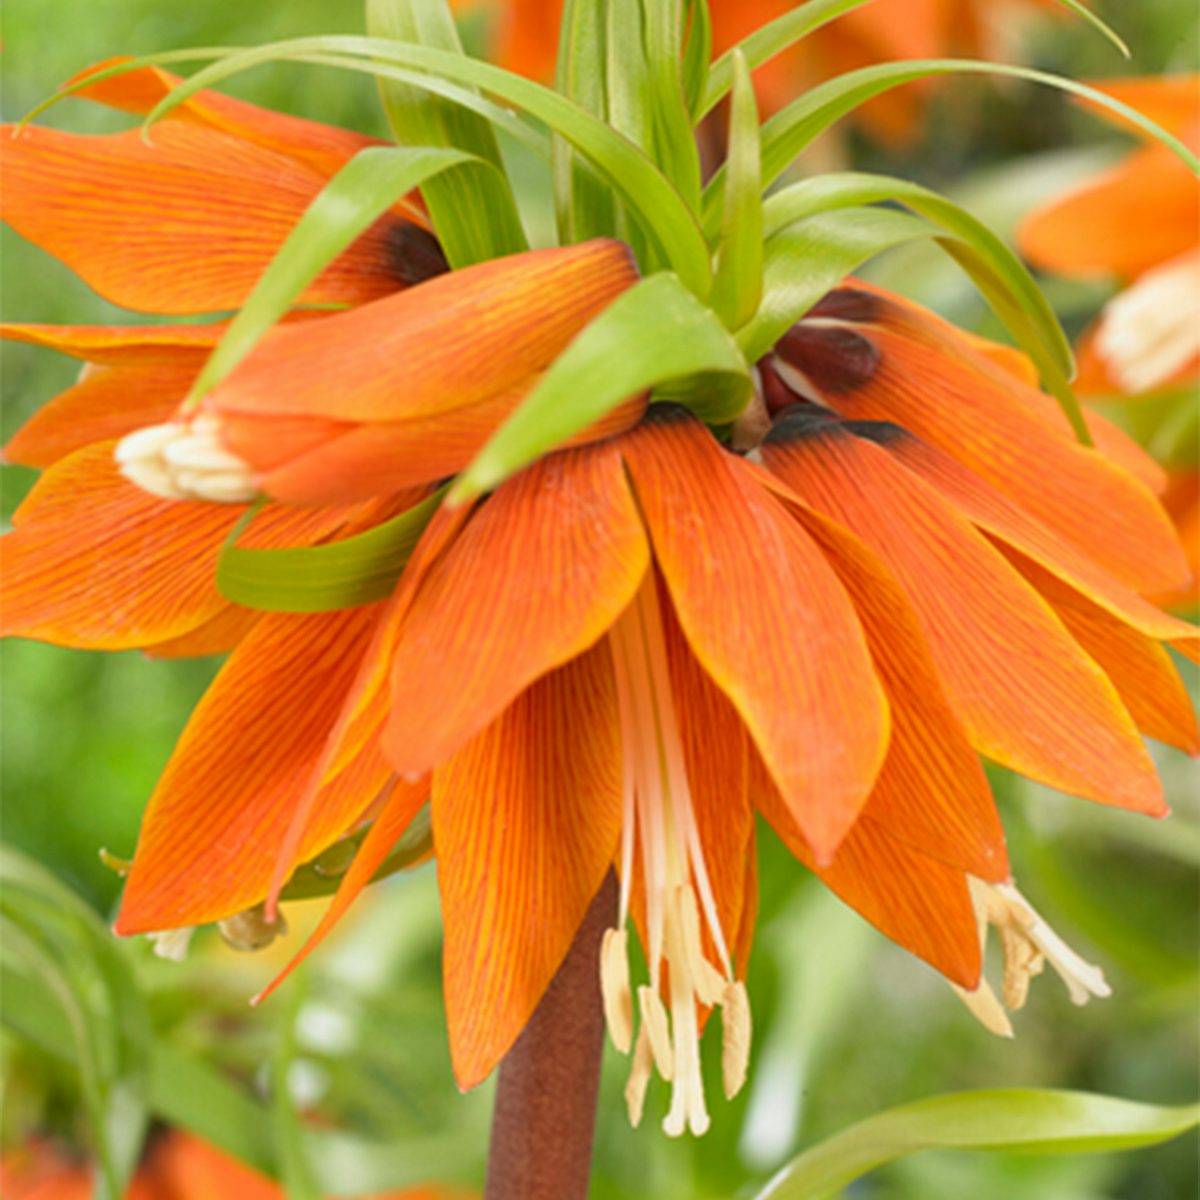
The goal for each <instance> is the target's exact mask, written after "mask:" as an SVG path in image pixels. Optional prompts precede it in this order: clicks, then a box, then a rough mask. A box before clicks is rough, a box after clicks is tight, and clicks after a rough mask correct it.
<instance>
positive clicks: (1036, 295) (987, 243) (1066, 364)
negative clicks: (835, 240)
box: [764, 173, 1091, 444]
mask: <svg viewBox="0 0 1200 1200" xmlns="http://www.w3.org/2000/svg"><path fill="white" fill-rule="evenodd" d="M883 201H900V202H901V203H903V204H904V205H906V206H907V207H908V208H911V209H912V210H914V211H915V212H918V213H920V214H921V215H922V216H924V217H927V218H929V219H930V220H931V221H935V222H936V223H937V224H938V225H940V226H941V227H942V228H943V229H944V230H946V231H947V232H948V233H950V234H952V235H953V238H952V239H949V240H946V241H943V242H941V243H940V244H941V245H942V248H943V249H944V250H946V252H947V253H948V254H950V255H951V257H952V258H954V259H955V261H956V262H958V263H959V265H960V266H961V267H962V268H963V269H964V270H965V271H966V272H967V273H968V274H969V275H970V276H971V278H972V279H973V280H974V281H975V283H976V286H977V287H978V288H979V290H980V292H981V293H982V294H983V295H984V296H985V298H987V299H988V301H989V303H991V304H992V306H993V308H994V309H995V310H996V313H997V315H998V316H999V317H1000V318H1001V320H1003V321H1004V322H1005V324H1006V325H1007V326H1008V328H1009V331H1010V332H1011V333H1012V335H1013V337H1014V338H1015V339H1016V340H1017V342H1018V344H1019V345H1020V346H1021V347H1022V349H1024V350H1025V351H1026V353H1027V354H1029V355H1030V357H1031V358H1032V359H1033V360H1034V362H1035V363H1036V364H1037V366H1038V369H1039V371H1040V372H1041V374H1042V377H1043V378H1044V379H1045V380H1046V382H1047V384H1048V386H1050V387H1051V388H1052V390H1054V391H1055V394H1056V395H1057V396H1058V397H1059V399H1060V403H1062V405H1063V409H1064V412H1065V414H1066V416H1067V418H1068V420H1069V421H1070V422H1071V424H1072V427H1073V428H1074V430H1075V432H1076V436H1078V437H1080V440H1082V441H1083V442H1084V443H1085V444H1090V440H1091V439H1090V435H1088V434H1087V427H1086V425H1085V424H1084V422H1083V416H1082V413H1081V412H1080V410H1079V405H1078V401H1077V400H1076V399H1075V397H1074V395H1073V394H1072V393H1071V391H1070V387H1069V385H1068V384H1067V379H1068V378H1069V377H1070V375H1071V374H1073V372H1074V358H1073V356H1072V353H1071V346H1070V343H1069V342H1068V340H1067V336H1066V334H1065V333H1064V332H1063V330H1062V327H1061V325H1059V322H1058V317H1057V316H1056V315H1055V313H1054V310H1053V309H1052V308H1051V307H1050V305H1049V303H1048V302H1047V300H1046V298H1045V296H1043V295H1042V292H1041V289H1040V288H1039V287H1038V286H1037V284H1036V283H1035V282H1034V280H1033V277H1032V276H1031V275H1030V274H1029V271H1028V270H1027V269H1026V267H1025V264H1024V263H1023V262H1022V261H1021V260H1020V258H1018V257H1017V255H1016V254H1015V253H1013V251H1012V250H1011V249H1010V248H1009V247H1008V246H1007V245H1006V244H1005V243H1004V241H1003V240H1002V239H1001V238H999V237H997V236H996V235H995V234H994V233H992V231H991V230H990V229H988V227H987V226H986V225H984V224H983V223H982V222H981V221H978V220H976V218H975V217H973V216H971V214H970V213H968V212H967V211H966V210H964V209H963V208H961V207H960V206H959V205H957V204H955V203H954V202H953V201H951V200H948V199H946V198H945V197H944V196H939V195H938V194H937V193H936V192H932V191H930V190H929V189H928V188H923V187H921V186H920V185H918V184H915V183H909V182H908V181H907V180H904V179H894V178H890V177H888V176H883V175H866V174H858V173H847V174H838V175H822V176H818V177H816V178H814V179H809V180H805V181H803V182H801V183H798V184H793V185H792V186H791V187H788V188H784V189H783V190H782V191H780V192H777V193H776V194H775V195H773V196H771V197H770V198H769V199H768V200H767V202H766V204H765V206H764V216H765V222H766V229H767V233H768V236H769V235H770V234H772V233H774V232H775V231H776V230H778V229H781V228H783V227H784V226H786V225H789V224H792V223H794V222H795V221H797V220H803V219H804V218H805V217H808V216H810V215H812V214H813V213H818V212H830V211H833V210H836V209H839V208H843V207H851V206H857V205H862V204H876V203H880V202H883Z"/></svg>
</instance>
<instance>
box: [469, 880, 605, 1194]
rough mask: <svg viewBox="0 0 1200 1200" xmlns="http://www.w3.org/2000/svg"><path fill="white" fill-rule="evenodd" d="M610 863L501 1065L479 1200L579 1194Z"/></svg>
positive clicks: (595, 1072) (596, 1056) (587, 1148)
mask: <svg viewBox="0 0 1200 1200" xmlns="http://www.w3.org/2000/svg"><path fill="white" fill-rule="evenodd" d="M616 912H617V880H616V876H615V875H614V874H613V873H612V872H611V871H610V872H609V873H608V875H607V877H606V878H605V880H604V883H603V884H601V886H600V890H599V892H597V893H596V898H595V899H594V900H593V901H592V906H591V908H589V909H588V911H587V915H586V916H585V917H584V918H583V923H582V924H581V925H580V927H579V932H578V933H577V934H576V935H575V941H574V942H573V943H572V945H571V949H570V950H568V951H567V957H566V958H565V959H563V964H562V966H561V967H559V969H558V974H557V975H555V976H554V979H553V980H552V981H551V983H550V986H549V988H547V990H546V994H545V995H544V996H543V997H542V999H541V1002H540V1003H539V1004H538V1006H537V1008H536V1009H535V1011H534V1014H533V1017H532V1018H531V1019H530V1022H529V1024H528V1025H526V1026H525V1029H524V1031H523V1032H522V1034H521V1036H520V1037H519V1038H518V1039H517V1041H516V1043H515V1044H514V1045H513V1048H512V1049H511V1050H510V1051H509V1052H508V1054H507V1055H506V1057H505V1059H504V1061H503V1063H501V1065H500V1080H499V1084H498V1086H497V1089H496V1108H495V1113H494V1115H493V1117H492V1144H491V1150H490V1153H489V1157H488V1174H487V1187H486V1190H485V1191H484V1197H485V1200H576V1198H578V1200H583V1198H584V1197H586V1196H587V1189H588V1176H589V1175H590V1173H591V1165H592V1134H593V1131H594V1127H595V1123H596V1090H597V1087H598V1085H599V1082H600V1056H601V1051H602V1050H603V1047H604V1013H603V1010H602V1008H601V1002H600V977H599V963H600V939H601V937H602V936H603V934H604V931H605V929H607V928H608V927H609V926H610V925H612V924H614V923H615V921H616Z"/></svg>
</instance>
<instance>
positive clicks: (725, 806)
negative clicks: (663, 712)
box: [643, 596, 755, 974]
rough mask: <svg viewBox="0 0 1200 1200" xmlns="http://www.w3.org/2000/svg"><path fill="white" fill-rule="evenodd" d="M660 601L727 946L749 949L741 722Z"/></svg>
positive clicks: (748, 839) (708, 945)
mask: <svg viewBox="0 0 1200 1200" xmlns="http://www.w3.org/2000/svg"><path fill="white" fill-rule="evenodd" d="M661 601H662V602H661V604H660V605H659V608H660V611H661V612H662V615H663V632H664V635H665V637H664V640H665V642H666V648H667V665H668V667H669V669H670V674H671V688H672V691H673V692H674V693H675V695H676V696H677V697H678V701H677V704H676V708H677V711H678V716H679V735H680V738H681V740H682V743H683V759H684V765H685V767H686V769H687V780H688V788H689V790H690V791H691V794H692V811H693V812H694V813H695V816H696V828H697V830H698V832H699V835H700V846H701V849H702V851H703V854H704V864H705V867H706V869H707V872H708V878H709V882H710V883H711V884H712V892H713V899H714V901H715V903H716V909H717V916H718V919H719V920H720V923H721V931H722V933H723V934H724V937H725V944H726V946H728V947H729V949H730V951H731V952H734V953H736V946H737V943H738V942H739V941H740V940H742V939H743V938H745V939H746V945H745V951H746V952H747V953H748V952H749V940H748V939H749V936H750V933H752V931H753V929H752V927H753V917H752V916H751V917H750V918H749V921H750V925H751V930H749V931H747V930H745V929H744V925H745V921H746V917H745V914H744V911H743V910H744V907H745V904H746V901H747V898H748V897H749V898H750V899H751V900H753V899H755V888H754V886H753V874H754V853H755V852H754V810H753V809H752V808H751V807H750V802H749V797H748V791H747V790H748V787H749V777H748V772H749V769H750V758H749V755H750V747H749V740H748V738H747V736H746V727H745V726H744V725H743V724H742V721H741V718H740V717H739V716H738V714H737V712H736V710H735V709H734V707H733V705H731V704H730V703H729V701H728V700H727V699H726V698H725V695H724V693H722V692H721V691H720V690H719V689H718V688H717V687H716V686H715V685H714V684H713V682H712V680H710V679H709V678H708V676H707V675H706V674H705V673H704V670H703V668H702V667H701V666H700V664H699V663H698V662H697V661H696V657H695V655H694V654H693V653H692V652H691V649H690V648H689V647H688V644H687V640H686V638H685V637H684V634H683V630H682V629H680V628H679V623H678V621H677V620H676V618H675V616H674V613H673V612H672V610H671V605H670V604H669V603H668V602H667V598H666V597H665V596H662V597H661ZM702 924H703V925H704V929H703V937H704V941H705V952H706V954H707V955H708V957H709V961H710V962H717V961H719V959H718V958H717V956H716V954H715V952H714V947H713V945H712V939H711V936H710V934H709V931H708V927H707V924H706V923H702ZM643 944H644V943H643ZM735 969H736V970H737V971H738V972H739V973H741V974H744V973H745V962H744V961H742V959H741V958H738V959H736V960H735Z"/></svg>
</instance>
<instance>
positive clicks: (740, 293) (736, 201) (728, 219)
mask: <svg viewBox="0 0 1200 1200" xmlns="http://www.w3.org/2000/svg"><path fill="white" fill-rule="evenodd" d="M733 70H734V81H733V104H732V106H731V108H730V113H729V157H728V159H727V160H726V161H727V162H728V164H729V171H728V173H727V175H726V180H725V207H724V212H723V214H722V221H721V241H720V245H719V247H718V249H717V272H716V279H715V280H714V282H713V293H712V297H711V299H710V303H711V304H712V307H713V308H714V309H715V310H716V313H717V315H718V316H719V317H720V318H721V320H723V321H724V322H725V324H726V325H727V326H728V327H729V328H730V329H739V328H740V327H741V326H743V325H745V324H746V322H747V321H749V320H750V318H751V317H753V316H754V313H755V311H756V310H757V308H758V304H759V301H760V300H761V299H762V288H763V205H762V170H761V164H760V162H759V145H758V105H757V104H756V103H755V100H754V85H753V84H752V83H751V82H750V69H749V67H748V66H747V65H746V60H745V59H744V58H743V57H742V55H741V54H740V53H739V52H736V51H735V53H734V59H733Z"/></svg>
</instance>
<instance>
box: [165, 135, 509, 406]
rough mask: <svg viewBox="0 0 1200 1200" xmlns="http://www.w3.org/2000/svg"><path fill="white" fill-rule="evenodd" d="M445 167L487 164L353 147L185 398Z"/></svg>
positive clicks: (201, 389) (214, 378)
mask: <svg viewBox="0 0 1200 1200" xmlns="http://www.w3.org/2000/svg"><path fill="white" fill-rule="evenodd" d="M451 169H455V170H456V173H479V174H484V173H490V172H491V170H492V169H491V167H489V166H488V165H487V164H486V163H483V162H481V161H480V160H479V159H477V158H473V157H471V156H470V155H468V154H464V153H463V152H462V151H460V150H447V149H436V148H426V147H419V148H416V149H408V148H401V149H392V148H390V147H383V146H377V147H371V148H369V149H367V150H362V151H360V152H359V153H358V154H356V155H355V156H354V157H353V158H352V159H351V160H350V161H349V162H348V163H347V164H346V165H345V166H344V167H342V169H341V170H340V171H339V172H338V173H337V174H336V175H335V176H334V177H333V178H332V179H331V180H330V181H329V182H328V183H327V184H326V185H325V187H324V188H323V189H322V190H321V191H320V193H319V194H318V195H317V196H316V197H315V198H314V199H313V202H312V203H311V204H310V205H309V206H308V208H307V209H306V210H305V211H304V214H303V215H302V216H301V218H300V220H299V221H297V222H296V224H295V226H294V227H293V228H292V231H291V233H289V234H288V236H287V240H286V241H285V242H284V243H283V245H282V246H281V247H280V248H279V251H278V253H277V254H276V255H275V257H274V258H273V259H272V260H271V263H270V265H269V266H268V267H267V269H266V270H265V271H264V272H263V273H262V275H261V277H260V278H259V280H258V282H257V283H256V284H255V285H254V291H253V292H251V293H250V296H249V298H248V299H247V300H246V303H245V306H244V307H243V308H242V309H241V311H240V312H239V313H238V314H237V316H236V317H234V319H233V321H232V322H231V323H230V326H229V328H228V329H227V330H226V331H225V335H224V336H223V337H222V338H221V341H220V342H219V343H218V344H217V347H216V349H215V350H214V351H213V353H212V354H211V355H210V356H209V358H208V361H207V362H206V363H205V364H204V368H203V370H202V371H201V372H200V375H199V377H198V378H197V380H196V382H195V384H194V385H193V387H192V392H191V396H190V397H189V403H194V402H196V401H198V400H199V399H200V398H201V397H202V396H204V394H205V393H206V392H209V391H211V390H212V389H213V388H214V387H216V385H217V384H218V383H220V382H221V380H222V379H224V378H225V376H226V375H228V374H229V372H230V371H232V370H233V368H234V367H236V366H237V365H238V363H239V362H241V361H242V359H243V358H245V357H246V355H247V354H249V353H250V351H251V350H253V349H254V346H255V344H256V343H257V342H258V340H259V338H261V337H262V336H263V334H264V333H266V332H267V330H268V329H270V328H271V326H272V325H274V324H275V322H276V321H278V320H279V318H280V317H282V316H283V315H284V313H286V312H287V311H288V309H289V308H291V307H292V305H293V304H294V303H295V301H296V298H297V297H298V296H299V295H300V293H301V292H303V291H304V289H305V288H306V287H307V286H308V285H309V283H311V282H312V280H314V279H315V278H316V277H317V276H318V275H319V274H320V273H321V271H322V270H323V269H324V268H325V267H326V266H327V265H328V263H330V262H331V261H332V260H333V259H334V258H336V257H337V255H338V254H339V253H340V252H341V251H342V250H344V249H345V248H346V247H347V246H348V245H349V244H350V243H351V242H352V241H354V239H355V238H356V237H358V235H359V234H360V233H362V232H363V231H364V230H365V229H367V228H368V226H370V225H371V224H372V222H374V221H375V220H376V219H377V218H378V217H379V216H381V215H382V214H383V213H384V212H386V211H387V210H388V209H389V208H391V207H392V206H393V205H394V204H395V203H396V202H397V201H399V200H400V199H401V198H402V197H403V196H405V195H406V194H407V193H408V192H411V191H412V190H413V188H415V187H418V186H419V185H420V184H422V183H424V182H425V181H427V180H429V179H431V178H433V177H435V176H437V175H439V174H440V173H442V172H444V171H449V170H451Z"/></svg>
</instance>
